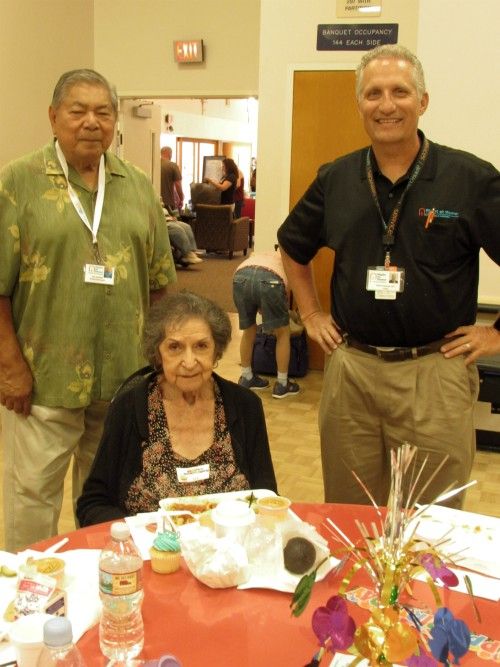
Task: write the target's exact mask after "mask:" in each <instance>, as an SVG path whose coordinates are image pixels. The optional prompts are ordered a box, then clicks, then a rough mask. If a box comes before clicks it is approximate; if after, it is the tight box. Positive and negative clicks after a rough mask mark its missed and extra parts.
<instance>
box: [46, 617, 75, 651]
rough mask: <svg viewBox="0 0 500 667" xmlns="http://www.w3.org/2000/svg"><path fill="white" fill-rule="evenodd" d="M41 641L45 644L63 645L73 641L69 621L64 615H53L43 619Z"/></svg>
mask: <svg viewBox="0 0 500 667" xmlns="http://www.w3.org/2000/svg"><path fill="white" fill-rule="evenodd" d="M43 641H44V643H45V644H46V645H47V646H65V645H66V644H71V642H72V641H73V629H72V628H71V621H70V620H69V619H68V618H65V617H64V616H55V617H54V618H51V619H50V620H48V621H45V624H44V626H43Z"/></svg>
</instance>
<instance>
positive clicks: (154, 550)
mask: <svg viewBox="0 0 500 667" xmlns="http://www.w3.org/2000/svg"><path fill="white" fill-rule="evenodd" d="M149 553H150V554H151V567H152V569H153V572H158V573H159V574H170V573H171V572H176V571H177V570H178V569H179V567H180V564H181V545H180V544H179V537H178V535H177V533H174V532H173V531H171V530H167V531H165V532H164V533H158V535H157V536H156V537H155V540H154V542H153V546H152V547H151V549H150V550H149Z"/></svg>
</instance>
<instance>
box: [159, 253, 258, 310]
mask: <svg viewBox="0 0 500 667" xmlns="http://www.w3.org/2000/svg"><path fill="white" fill-rule="evenodd" d="M202 257H203V262H200V264H191V265H190V266H188V267H187V268H185V269H184V268H177V282H176V283H175V284H174V285H171V286H169V287H168V292H169V294H173V293H174V292H178V291H180V290H183V289H187V290H189V291H190V292H196V293H197V294H201V295H202V296H205V297H207V298H208V299H212V301H215V302H216V303H217V304H219V306H221V308H223V309H224V310H225V311H226V312H227V313H235V312H236V306H235V305H234V303H233V273H234V272H235V271H236V269H237V268H238V266H239V265H240V264H241V262H243V261H244V260H245V259H247V257H248V255H247V257H245V256H244V255H243V254H242V253H238V254H237V255H236V256H234V257H233V259H228V258H227V255H223V254H220V255H218V254H216V253H209V254H206V255H203V256H202Z"/></svg>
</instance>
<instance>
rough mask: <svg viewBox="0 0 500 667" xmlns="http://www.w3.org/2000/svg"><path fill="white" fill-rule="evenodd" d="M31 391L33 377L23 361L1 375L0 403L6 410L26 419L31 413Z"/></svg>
mask: <svg viewBox="0 0 500 667" xmlns="http://www.w3.org/2000/svg"><path fill="white" fill-rule="evenodd" d="M32 390H33V376H32V374H31V371H30V369H29V366H28V364H27V363H26V362H25V361H24V360H23V361H22V362H20V363H17V364H15V365H14V366H12V368H10V369H6V370H4V372H3V373H2V377H1V378H0V403H1V404H2V405H4V406H5V407H6V408H7V410H14V412H17V413H18V414H20V415H21V414H22V415H25V416H26V417H27V416H28V415H29V414H30V412H31V392H32Z"/></svg>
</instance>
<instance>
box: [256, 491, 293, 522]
mask: <svg viewBox="0 0 500 667" xmlns="http://www.w3.org/2000/svg"><path fill="white" fill-rule="evenodd" d="M291 504H292V503H291V500H290V499H289V498H285V497H284V496H266V497H265V498H258V499H257V502H256V505H255V506H256V508H257V513H258V515H259V523H261V524H263V525H265V526H270V527H272V526H274V525H275V524H276V523H279V522H281V521H286V519H287V518H288V509H289V507H290V505H291Z"/></svg>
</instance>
